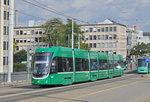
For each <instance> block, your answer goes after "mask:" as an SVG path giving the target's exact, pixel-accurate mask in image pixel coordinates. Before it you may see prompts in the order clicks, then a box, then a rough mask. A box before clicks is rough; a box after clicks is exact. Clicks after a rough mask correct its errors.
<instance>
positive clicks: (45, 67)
mask: <svg viewBox="0 0 150 102" xmlns="http://www.w3.org/2000/svg"><path fill="white" fill-rule="evenodd" d="M51 59H52V53H36V54H35V57H34V67H33V76H34V77H36V78H41V77H45V76H47V75H48V74H49V70H50V69H49V68H50V67H49V64H50V62H51Z"/></svg>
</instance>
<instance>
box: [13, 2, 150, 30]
mask: <svg viewBox="0 0 150 102" xmlns="http://www.w3.org/2000/svg"><path fill="white" fill-rule="evenodd" d="M14 1H15V4H14V6H15V9H17V10H18V11H20V12H23V13H25V14H28V15H30V16H27V15H24V14H22V13H20V12H19V13H18V22H19V26H27V24H28V21H29V20H35V21H37V20H50V19H52V18H54V17H58V18H61V19H62V20H63V21H64V22H65V21H66V19H67V17H64V16H60V15H58V14H55V13H52V12H50V11H47V10H45V9H41V8H39V7H36V6H34V5H32V4H29V3H27V2H24V1H28V2H30V3H33V4H36V5H40V6H41V7H44V8H47V9H50V8H51V9H50V10H52V9H54V10H56V11H59V12H61V13H64V14H65V15H67V16H70V17H74V18H76V19H79V20H82V21H85V22H88V23H89V24H95V23H98V22H103V21H104V20H105V19H111V20H114V21H116V22H118V23H121V24H124V25H129V26H133V25H136V26H137V30H143V31H144V32H150V12H149V9H150V0H14ZM37 2H39V3H42V4H44V5H41V4H39V3H37ZM76 22H77V23H78V24H86V23H83V22H79V21H76Z"/></svg>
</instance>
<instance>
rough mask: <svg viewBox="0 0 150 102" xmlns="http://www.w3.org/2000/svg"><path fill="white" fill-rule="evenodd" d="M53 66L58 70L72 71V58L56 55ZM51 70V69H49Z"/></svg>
mask: <svg viewBox="0 0 150 102" xmlns="http://www.w3.org/2000/svg"><path fill="white" fill-rule="evenodd" d="M55 59H56V61H55V63H56V64H55V66H56V68H55V69H56V70H58V72H72V71H73V59H72V58H67V57H56V58H55ZM51 70H52V69H51Z"/></svg>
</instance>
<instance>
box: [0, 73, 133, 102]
mask: <svg viewBox="0 0 150 102" xmlns="http://www.w3.org/2000/svg"><path fill="white" fill-rule="evenodd" d="M127 76H132V75H127ZM123 77H126V76H122V77H118V78H114V79H119V78H123ZM108 80H112V79H107V80H100V81H101V82H103V81H104V82H105V81H108ZM87 84H89V83H82V84H74V85H70V86H64V87H55V88H48V89H47V88H46V89H40V90H34V91H29V92H22V93H14V94H9V95H4V96H0V98H8V97H14V96H18V95H28V94H34V93H40V92H45V91H51V90H55V89H64V88H70V87H74V86H82V85H87ZM83 97H84V96H83ZM79 98H80V97H79ZM62 102H63V101H62Z"/></svg>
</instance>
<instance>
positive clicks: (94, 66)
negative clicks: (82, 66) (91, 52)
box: [91, 59, 98, 70]
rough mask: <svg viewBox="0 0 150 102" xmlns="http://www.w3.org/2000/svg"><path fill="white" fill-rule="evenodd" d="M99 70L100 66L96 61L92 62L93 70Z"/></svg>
mask: <svg viewBox="0 0 150 102" xmlns="http://www.w3.org/2000/svg"><path fill="white" fill-rule="evenodd" d="M97 69H98V64H97V60H96V59H92V60H91V70H97Z"/></svg>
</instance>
